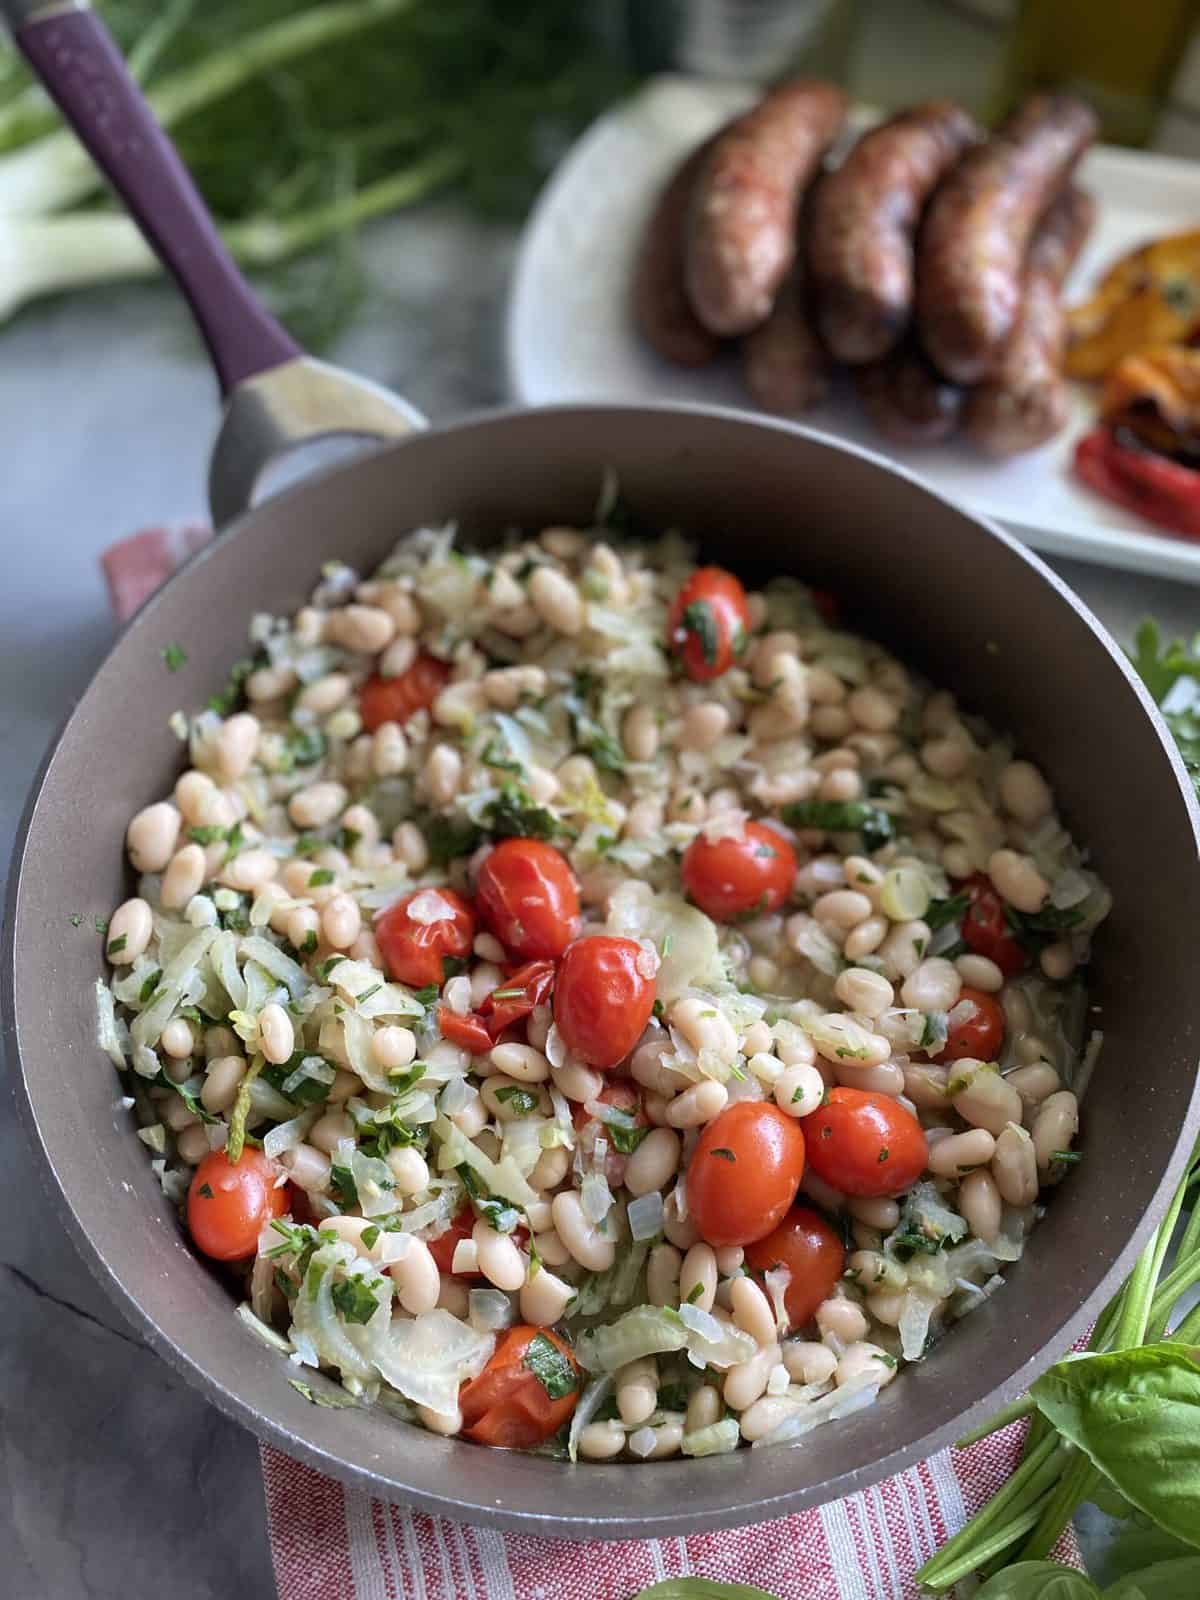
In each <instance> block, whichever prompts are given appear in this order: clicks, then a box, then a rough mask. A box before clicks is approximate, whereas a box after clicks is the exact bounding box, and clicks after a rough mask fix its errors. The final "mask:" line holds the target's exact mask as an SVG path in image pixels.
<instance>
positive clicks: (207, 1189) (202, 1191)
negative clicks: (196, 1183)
mask: <svg viewBox="0 0 1200 1600" xmlns="http://www.w3.org/2000/svg"><path fill="white" fill-rule="evenodd" d="M196 1193H197V1194H199V1195H203V1196H204V1198H205V1199H206V1200H211V1199H212V1197H213V1192H212V1187H211V1185H209V1184H207V1183H202V1184H201V1185H200V1187H199V1188H198V1189H197V1190H196Z"/></svg>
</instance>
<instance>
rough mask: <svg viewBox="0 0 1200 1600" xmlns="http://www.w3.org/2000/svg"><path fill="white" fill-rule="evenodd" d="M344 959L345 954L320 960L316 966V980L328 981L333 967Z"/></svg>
mask: <svg viewBox="0 0 1200 1600" xmlns="http://www.w3.org/2000/svg"><path fill="white" fill-rule="evenodd" d="M345 959H346V957H345V956H330V957H329V959H328V960H327V961H322V962H321V963H320V964H319V966H318V967H317V982H318V983H328V982H329V974H330V973H331V972H332V971H333V969H334V967H336V966H337V964H338V962H339V961H345Z"/></svg>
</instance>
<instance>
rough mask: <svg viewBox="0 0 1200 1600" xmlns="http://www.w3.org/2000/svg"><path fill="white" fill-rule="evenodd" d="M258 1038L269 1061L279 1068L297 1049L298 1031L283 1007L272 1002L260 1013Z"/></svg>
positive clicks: (260, 1046)
mask: <svg viewBox="0 0 1200 1600" xmlns="http://www.w3.org/2000/svg"><path fill="white" fill-rule="evenodd" d="M258 1037H259V1048H260V1049H261V1050H262V1053H263V1055H264V1056H265V1057H266V1059H267V1060H268V1061H270V1062H272V1063H273V1064H275V1065H277V1066H279V1065H282V1064H283V1062H285V1061H287V1060H289V1059H290V1057H291V1054H292V1051H293V1050H294V1049H295V1047H296V1031H295V1029H294V1028H293V1026H292V1019H291V1017H289V1016H288V1014H287V1012H286V1011H285V1010H284V1009H283V1007H282V1006H281V1005H277V1004H276V1003H275V1002H274V1001H272V1003H271V1004H270V1005H267V1006H264V1007H263V1008H262V1010H261V1011H260V1012H259V1014H258Z"/></svg>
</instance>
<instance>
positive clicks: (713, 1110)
mask: <svg viewBox="0 0 1200 1600" xmlns="http://www.w3.org/2000/svg"><path fill="white" fill-rule="evenodd" d="M728 1100H729V1091H728V1089H726V1087H725V1085H724V1084H723V1083H717V1082H716V1080H715V1079H713V1078H702V1079H701V1081H700V1082H699V1083H694V1084H693V1085H692V1087H691V1088H690V1089H685V1090H684V1091H683V1093H682V1094H680V1095H676V1097H675V1099H674V1100H672V1101H671V1103H670V1105H668V1107H667V1121H668V1123H669V1124H670V1125H671V1127H672V1128H698V1127H700V1126H701V1125H702V1124H703V1123H705V1122H711V1121H712V1119H713V1117H715V1116H716V1115H717V1114H718V1112H720V1111H723V1110H724V1109H725V1106H726V1103H727V1102H728Z"/></svg>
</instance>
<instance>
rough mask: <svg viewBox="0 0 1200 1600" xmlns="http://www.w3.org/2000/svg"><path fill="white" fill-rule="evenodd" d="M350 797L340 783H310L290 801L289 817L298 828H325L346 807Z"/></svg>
mask: <svg viewBox="0 0 1200 1600" xmlns="http://www.w3.org/2000/svg"><path fill="white" fill-rule="evenodd" d="M349 798H350V797H349V795H348V794H347V793H346V790H345V789H344V788H343V787H342V785H341V784H340V783H332V782H328V783H325V782H323V783H310V784H309V785H308V787H307V788H304V789H297V791H296V793H295V794H294V795H293V796H292V798H291V799H290V800H289V801H288V816H289V818H290V819H291V821H292V823H293V824H294V825H295V826H296V827H297V828H323V827H325V825H326V824H327V823H330V822H332V821H333V819H334V817H336V816H337V815H338V813H339V812H340V811H341V810H342V808H343V807H344V806H345V804H346V801H347V800H348V799H349Z"/></svg>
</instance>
